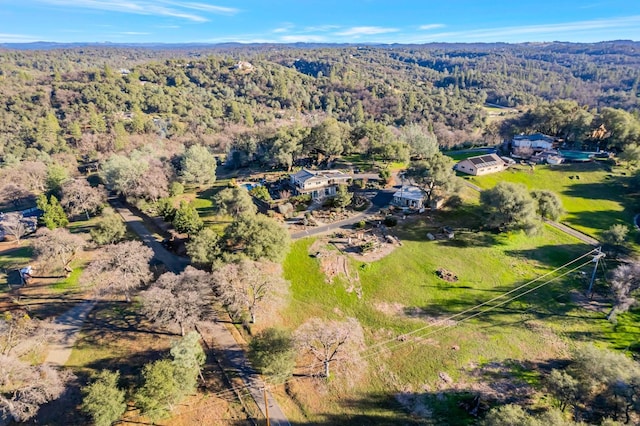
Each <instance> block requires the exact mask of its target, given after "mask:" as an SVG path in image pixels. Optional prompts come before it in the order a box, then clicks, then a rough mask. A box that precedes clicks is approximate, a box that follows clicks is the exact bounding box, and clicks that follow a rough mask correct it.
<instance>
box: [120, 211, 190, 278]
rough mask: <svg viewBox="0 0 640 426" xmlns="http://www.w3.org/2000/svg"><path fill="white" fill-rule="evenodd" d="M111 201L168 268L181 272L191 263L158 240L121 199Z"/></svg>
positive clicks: (156, 257)
mask: <svg viewBox="0 0 640 426" xmlns="http://www.w3.org/2000/svg"><path fill="white" fill-rule="evenodd" d="M109 203H111V205H112V206H113V208H114V209H115V210H116V211H117V212H118V214H120V216H122V219H123V220H124V221H125V223H126V224H127V226H129V228H130V229H131V230H132V231H133V232H135V233H136V234H138V236H140V238H141V239H142V242H144V243H145V244H146V245H148V246H149V247H151V249H152V250H153V257H154V258H155V259H156V260H157V261H158V262H160V263H162V264H164V265H165V266H166V267H167V269H170V270H171V271H173V272H175V273H180V272H182V271H183V270H184V268H186V267H187V265H188V264H189V259H187V258H185V257H180V256H176V255H174V254H173V253H171V252H169V251H168V250H166V249H165V248H164V247H163V246H162V244H161V243H160V241H158V240H157V239H156V238H155V237H154V236H153V234H152V233H151V232H149V230H148V229H147V228H146V227H145V225H144V222H143V220H142V219H141V218H140V217H138V216H136V215H135V214H134V213H133V212H132V211H131V210H129V209H128V208H127V207H125V206H124V205H123V204H122V203H121V202H120V201H119V200H117V199H110V200H109Z"/></svg>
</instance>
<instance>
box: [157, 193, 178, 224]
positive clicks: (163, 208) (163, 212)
mask: <svg viewBox="0 0 640 426" xmlns="http://www.w3.org/2000/svg"><path fill="white" fill-rule="evenodd" d="M156 211H157V212H158V215H160V216H162V218H163V219H164V220H165V221H166V222H173V219H174V218H175V217H176V208H175V207H173V202H172V201H171V200H170V199H168V198H160V199H159V200H158V202H157V203H156Z"/></svg>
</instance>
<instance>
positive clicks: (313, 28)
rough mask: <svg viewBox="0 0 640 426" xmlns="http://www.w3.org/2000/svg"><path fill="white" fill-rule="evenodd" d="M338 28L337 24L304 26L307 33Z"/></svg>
mask: <svg viewBox="0 0 640 426" xmlns="http://www.w3.org/2000/svg"><path fill="white" fill-rule="evenodd" d="M338 28H340V26H339V25H315V26H310V27H304V30H303V31H304V32H308V33H321V32H326V31H333V30H337V29H338Z"/></svg>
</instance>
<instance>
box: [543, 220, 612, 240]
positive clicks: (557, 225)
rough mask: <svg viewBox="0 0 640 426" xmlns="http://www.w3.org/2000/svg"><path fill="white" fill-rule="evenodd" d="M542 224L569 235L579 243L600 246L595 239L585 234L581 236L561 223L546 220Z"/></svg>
mask: <svg viewBox="0 0 640 426" xmlns="http://www.w3.org/2000/svg"><path fill="white" fill-rule="evenodd" d="M544 222H545V223H546V224H547V225H550V226H553V227H554V228H556V229H559V230H560V231H562V232H564V233H565V234H569V235H571V236H573V237H575V238H577V239H579V240H580V241H582V242H584V243H587V244H590V245H592V246H596V247H597V246H600V245H601V244H600V242H599V241H598V240H596V239H595V238H592V237H590V236H588V235H586V234H583V233H582V232H580V231H576V230H575V229H573V228H571V227H569V226H567V225H565V224H563V223H559V222H554V221H552V220H548V219H544Z"/></svg>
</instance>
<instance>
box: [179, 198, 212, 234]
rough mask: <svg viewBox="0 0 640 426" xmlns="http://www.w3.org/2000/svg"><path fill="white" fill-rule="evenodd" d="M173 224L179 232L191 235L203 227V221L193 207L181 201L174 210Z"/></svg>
mask: <svg viewBox="0 0 640 426" xmlns="http://www.w3.org/2000/svg"><path fill="white" fill-rule="evenodd" d="M173 226H174V227H175V228H176V231H178V232H180V233H184V234H188V235H193V234H195V233H196V232H198V231H200V230H201V229H202V228H203V227H204V223H203V222H202V219H200V215H199V214H198V211H197V210H196V209H195V207H193V206H191V205H189V204H187V203H185V202H182V203H180V208H179V209H178V210H176V215H175V217H174V218H173Z"/></svg>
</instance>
